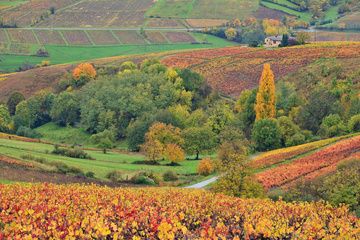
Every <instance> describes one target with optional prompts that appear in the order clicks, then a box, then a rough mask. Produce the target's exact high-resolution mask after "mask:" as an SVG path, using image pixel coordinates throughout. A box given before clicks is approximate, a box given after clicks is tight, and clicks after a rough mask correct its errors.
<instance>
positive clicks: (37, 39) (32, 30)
mask: <svg viewBox="0 0 360 240" xmlns="http://www.w3.org/2000/svg"><path fill="white" fill-rule="evenodd" d="M31 32H32V33H33V34H34V36H35V39H36V41H37V43H38V44H41V43H40V41H39V38H38V37H37V36H36V34H35V31H34V29H31Z"/></svg>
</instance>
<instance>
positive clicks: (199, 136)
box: [181, 126, 216, 160]
mask: <svg viewBox="0 0 360 240" xmlns="http://www.w3.org/2000/svg"><path fill="white" fill-rule="evenodd" d="M181 136H182V137H183V139H184V141H185V151H186V153H187V154H196V158H195V160H199V154H200V153H207V152H211V151H212V150H213V149H214V148H215V147H216V135H215V133H214V132H213V131H212V130H211V128H210V127H206V126H205V127H190V128H187V129H185V130H184V131H183V132H182V134H181Z"/></svg>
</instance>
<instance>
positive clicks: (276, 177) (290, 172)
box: [255, 136, 360, 189]
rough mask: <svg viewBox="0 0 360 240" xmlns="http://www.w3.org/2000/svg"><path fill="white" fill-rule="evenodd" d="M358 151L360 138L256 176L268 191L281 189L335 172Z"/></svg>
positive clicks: (335, 145)
mask: <svg viewBox="0 0 360 240" xmlns="http://www.w3.org/2000/svg"><path fill="white" fill-rule="evenodd" d="M358 151H360V136H357V137H353V138H349V139H346V140H344V141H341V142H338V143H336V144H334V145H331V146H329V147H327V148H324V149H321V150H319V151H317V152H314V153H312V154H310V155H308V156H306V157H302V158H299V159H296V160H294V161H292V162H290V163H287V164H283V165H278V166H276V167H274V168H271V169H269V170H266V171H263V172H260V173H257V174H256V175H255V176H256V177H257V180H258V181H259V182H261V183H262V184H263V186H264V187H265V188H266V189H269V188H271V187H280V186H283V185H284V184H287V183H290V182H292V181H294V180H297V179H299V178H301V177H306V176H307V175H309V174H311V178H314V177H317V176H320V175H322V174H324V173H327V172H329V171H330V170H334V169H335V167H336V165H337V164H338V163H339V162H340V161H342V160H344V159H346V158H348V157H349V156H351V155H352V154H354V153H356V152H358Z"/></svg>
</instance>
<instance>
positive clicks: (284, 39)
mask: <svg viewBox="0 0 360 240" xmlns="http://www.w3.org/2000/svg"><path fill="white" fill-rule="evenodd" d="M281 45H282V46H283V47H287V46H288V45H289V36H288V35H287V34H283V37H282V40H281Z"/></svg>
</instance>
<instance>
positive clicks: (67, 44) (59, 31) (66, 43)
mask: <svg viewBox="0 0 360 240" xmlns="http://www.w3.org/2000/svg"><path fill="white" fill-rule="evenodd" d="M56 31H58V33H59V34H60V36H61V37H62V39H63V40H64V42H65V45H66V46H69V43H68V42H67V41H66V38H65V37H64V36H63V35H62V33H61V30H56Z"/></svg>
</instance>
